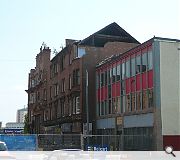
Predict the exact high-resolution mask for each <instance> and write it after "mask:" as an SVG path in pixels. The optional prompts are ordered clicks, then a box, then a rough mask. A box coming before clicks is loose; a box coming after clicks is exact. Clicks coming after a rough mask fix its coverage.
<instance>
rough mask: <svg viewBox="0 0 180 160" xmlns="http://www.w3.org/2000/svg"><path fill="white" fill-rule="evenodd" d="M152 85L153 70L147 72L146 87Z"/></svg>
mask: <svg viewBox="0 0 180 160" xmlns="http://www.w3.org/2000/svg"><path fill="white" fill-rule="evenodd" d="M152 87H153V70H150V71H149V72H148V88H152Z"/></svg>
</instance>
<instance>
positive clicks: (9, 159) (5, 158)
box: [0, 141, 16, 160]
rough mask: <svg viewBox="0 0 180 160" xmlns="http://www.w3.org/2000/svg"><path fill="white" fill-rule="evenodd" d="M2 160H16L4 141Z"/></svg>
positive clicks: (1, 145) (1, 150) (0, 142)
mask: <svg viewBox="0 0 180 160" xmlns="http://www.w3.org/2000/svg"><path fill="white" fill-rule="evenodd" d="M0 160H16V158H15V157H14V156H12V155H11V154H10V152H9V151H8V148H7V146H6V143H5V142H2V141H0Z"/></svg>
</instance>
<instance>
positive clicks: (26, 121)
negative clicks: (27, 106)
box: [24, 114, 30, 134]
mask: <svg viewBox="0 0 180 160" xmlns="http://www.w3.org/2000/svg"><path fill="white" fill-rule="evenodd" d="M29 133H30V128H29V124H28V114H26V115H25V119H24V134H29Z"/></svg>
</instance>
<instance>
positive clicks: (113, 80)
mask: <svg viewBox="0 0 180 160" xmlns="http://www.w3.org/2000/svg"><path fill="white" fill-rule="evenodd" d="M114 82H116V67H114V68H113V69H112V83H114Z"/></svg>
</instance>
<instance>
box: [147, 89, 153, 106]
mask: <svg viewBox="0 0 180 160" xmlns="http://www.w3.org/2000/svg"><path fill="white" fill-rule="evenodd" d="M148 103H149V105H148V106H149V108H151V107H153V89H150V90H149V91H148Z"/></svg>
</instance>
